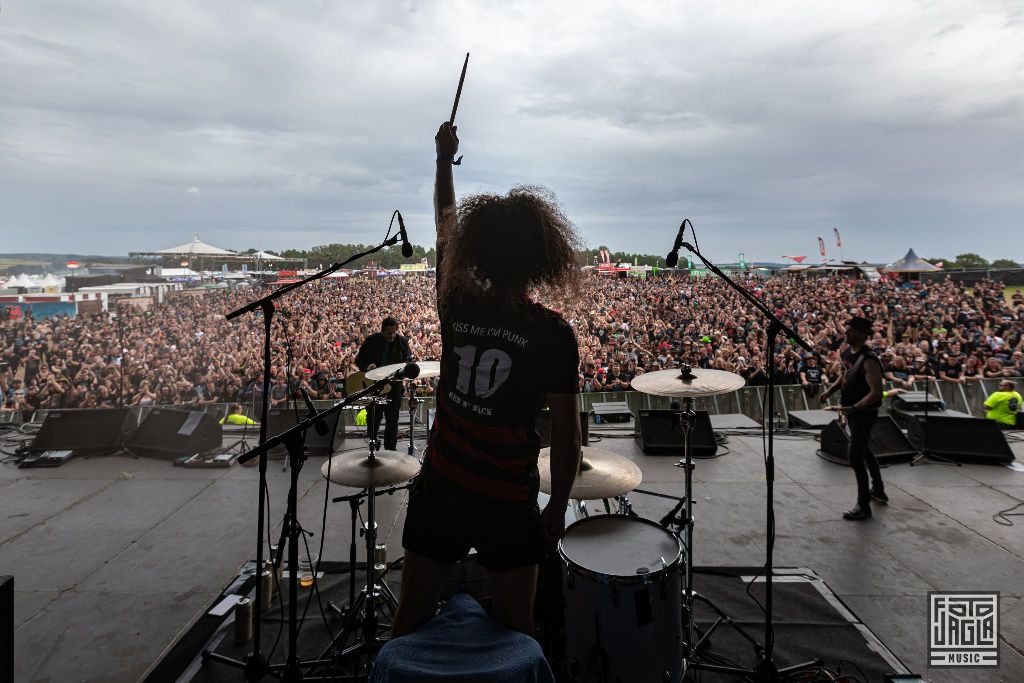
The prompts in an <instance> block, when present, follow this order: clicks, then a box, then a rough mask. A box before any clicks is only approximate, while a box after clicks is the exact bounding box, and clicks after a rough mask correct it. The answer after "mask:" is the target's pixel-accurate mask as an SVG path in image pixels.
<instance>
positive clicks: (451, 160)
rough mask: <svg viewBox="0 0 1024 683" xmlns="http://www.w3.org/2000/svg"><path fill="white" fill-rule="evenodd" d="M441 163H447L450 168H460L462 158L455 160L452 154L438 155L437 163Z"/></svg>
mask: <svg viewBox="0 0 1024 683" xmlns="http://www.w3.org/2000/svg"><path fill="white" fill-rule="evenodd" d="M443 161H447V162H448V163H449V164H451V165H452V166H461V165H462V156H459V158H458V159H456V158H455V155H454V154H440V153H438V155H437V163H441V162H443Z"/></svg>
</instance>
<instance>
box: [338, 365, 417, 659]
mask: <svg viewBox="0 0 1024 683" xmlns="http://www.w3.org/2000/svg"><path fill="white" fill-rule="evenodd" d="M381 381H384V380H381ZM379 403H380V402H379V401H371V402H370V405H369V415H367V424H368V425H369V426H370V429H371V434H370V442H369V447H370V450H369V454H368V455H367V456H366V457H365V458H364V457H356V458H353V457H339V458H330V459H329V460H328V461H327V462H325V463H324V464H323V467H322V468H321V473H322V474H323V476H324V478H325V479H327V480H329V481H331V482H332V483H335V484H341V485H343V486H359V487H362V488H363V489H365V496H366V523H365V524H364V525H363V528H362V530H361V533H362V535H363V537H364V539H365V540H366V584H365V586H364V587H363V589H362V590H361V591H360V592H359V595H357V596H356V597H355V600H354V602H350V603H349V605H348V608H347V610H345V620H344V622H343V623H342V627H341V632H340V633H339V634H338V635H337V637H335V638H334V640H333V641H332V642H331V644H330V645H328V646H327V648H326V649H325V650H324V651H323V653H322V654H321V655H320V658H321V660H323V659H325V658H329V659H330V660H334V661H336V662H343V661H346V660H350V659H352V658H355V659H356V662H357V666H358V658H359V656H360V655H363V654H367V655H369V657H370V660H371V661H372V658H373V657H374V656H376V654H377V651H378V650H380V648H381V647H382V646H383V645H384V643H385V642H387V638H386V637H381V636H380V634H379V631H380V630H381V627H385V628H386V626H387V625H386V624H383V623H382V622H381V620H380V619H379V612H380V608H381V607H382V606H383V605H387V606H388V607H389V608H390V609H391V612H392V614H394V613H395V612H396V611H397V610H398V598H396V597H395V594H394V593H393V592H392V591H391V588H390V587H389V586H388V585H387V582H385V581H384V580H383V571H378V569H377V567H376V566H375V565H376V563H375V561H374V557H375V554H376V553H377V522H376V498H377V491H376V489H377V488H378V487H380V486H391V485H394V484H399V483H401V482H403V481H408V480H409V479H411V478H413V477H414V476H416V473H417V472H418V471H419V469H420V463H419V461H418V460H416V459H415V458H413V457H412V456H410V455H406V454H404V453H398V452H396V451H385V450H379V449H380V439H379V438H378V434H377V429H376V428H375V427H376V420H375V417H376V415H375V411H376V410H377V406H378V405H379ZM350 504H351V505H353V506H358V502H355V503H352V502H351V501H350ZM354 521H355V519H354V518H353V523H354ZM349 557H350V559H352V560H354V559H355V556H354V551H353V550H351V549H350V555H349ZM352 566H353V567H354V566H355V563H354V562H353V563H352ZM335 609H337V608H335ZM351 636H355V642H354V643H353V644H352V645H350V646H349V647H346V648H344V649H342V647H343V645H344V643H345V642H346V641H347V640H348V638H349V637H351Z"/></svg>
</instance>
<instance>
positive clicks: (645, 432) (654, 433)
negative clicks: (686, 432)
mask: <svg viewBox="0 0 1024 683" xmlns="http://www.w3.org/2000/svg"><path fill="white" fill-rule="evenodd" d="M634 438H635V439H636V441H637V443H638V444H640V448H641V450H643V452H644V453H646V454H647V455H683V432H682V428H681V427H680V425H679V411H676V410H641V411H640V414H639V415H638V416H637V418H636V432H635V433H634ZM691 438H692V440H693V442H692V444H691V446H692V450H693V457H695V458H710V457H712V456H713V455H715V453H717V452H718V442H717V441H715V432H714V430H713V429H712V428H711V418H710V416H709V415H708V412H707V411H706V410H700V411H697V420H696V423H695V424H694V426H693V434H692V436H691Z"/></svg>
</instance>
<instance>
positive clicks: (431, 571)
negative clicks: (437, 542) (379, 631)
mask: <svg viewBox="0 0 1024 683" xmlns="http://www.w3.org/2000/svg"><path fill="white" fill-rule="evenodd" d="M454 566H455V565H452V564H442V563H440V562H435V561H434V560H431V559H428V558H426V557H423V556H422V555H417V554H416V553H414V552H411V551H409V550H406V551H405V559H404V560H403V561H402V593H401V596H400V597H399V599H398V613H397V614H395V623H394V625H393V626H392V627H391V637H392V638H398V637H399V636H404V635H407V634H409V633H412V632H413V631H415V630H416V629H418V628H419V627H420V626H423V624H425V623H427V622H428V621H430V618H431V617H433V616H434V610H436V609H437V599H438V597H439V596H440V594H441V586H443V585H444V582H445V579H447V578H448V575H449V573H451V570H452V567H454Z"/></svg>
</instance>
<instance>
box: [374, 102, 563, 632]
mask: <svg viewBox="0 0 1024 683" xmlns="http://www.w3.org/2000/svg"><path fill="white" fill-rule="evenodd" d="M435 142H436V147H437V174H436V178H435V185H434V192H435V194H434V201H435V219H436V223H437V262H438V274H437V288H438V289H437V308H438V314H439V317H440V321H441V344H442V351H441V376H440V383H439V385H438V388H437V412H436V417H435V419H434V424H433V427H432V429H431V432H430V438H429V443H428V445H427V448H426V451H425V454H424V463H423V469H422V471H421V472H420V474H419V475H418V476H417V478H416V481H415V483H414V485H413V488H412V490H411V492H410V495H409V510H408V514H407V517H406V522H405V530H404V533H403V536H402V545H403V546H404V548H405V562H404V566H403V570H402V592H401V599H400V603H399V608H398V613H397V614H396V616H395V623H394V629H393V635H394V636H401V635H404V634H406V633H409V632H411V631H414V630H415V629H417V628H419V627H420V626H422V625H423V624H424V623H426V622H427V621H428V620H429V619H430V618H431V616H433V614H434V611H435V608H436V605H437V601H438V597H439V594H440V590H441V587H442V584H443V583H444V581H445V579H446V578H447V577H448V575H449V572H450V571H451V569H452V568H453V567H454V565H455V563H457V562H458V561H459V560H461V559H462V558H463V557H465V556H466V554H467V553H468V552H469V550H470V549H471V548H475V549H476V552H477V559H478V561H479V563H480V564H481V565H482V566H483V567H484V568H485V569H487V570H488V574H489V579H490V585H491V593H492V596H493V597H492V616H493V617H494V618H495V619H496V620H497V621H498V622H499V623H501V624H503V625H505V626H506V627H508V628H510V629H514V630H517V631H521V632H523V633H527V634H530V635H533V601H534V593H535V591H536V585H537V568H538V564H539V563H540V561H541V559H542V557H543V555H544V553H545V550H546V549H547V548H549V547H550V546H551V545H553V544H554V543H556V542H557V541H558V539H559V538H561V537H562V535H563V534H564V533H565V510H566V506H567V505H568V502H569V494H570V491H571V489H572V483H573V480H574V479H575V476H576V472H577V470H578V468H579V462H580V424H579V412H578V409H577V403H576V399H577V392H578V391H579V384H578V370H579V350H578V347H577V344H576V336H575V334H574V332H573V330H572V328H571V327H570V326H569V324H568V323H567V322H566V321H565V320H564V319H563V318H562V316H561V315H559V314H558V313H556V312H554V311H551V310H548V309H547V308H544V307H543V306H541V305H539V304H537V303H534V302H533V301H531V300H530V298H529V295H530V292H531V290H532V289H534V288H535V287H539V286H545V285H546V286H550V287H555V288H559V289H560V290H561V291H566V292H569V293H572V292H574V291H575V289H576V287H577V267H576V263H575V254H576V251H577V249H578V247H579V238H578V236H577V234H576V232H575V230H574V229H573V226H572V224H571V223H570V222H569V220H568V219H567V218H566V216H565V215H564V214H563V213H562V211H561V209H560V208H559V207H558V205H557V203H556V202H555V200H554V197H553V196H552V195H551V194H550V193H548V192H547V191H545V190H542V189H539V188H533V187H515V188H513V189H512V190H511V191H509V192H508V193H507V194H504V195H490V194H480V195H474V196H470V197H467V198H465V199H463V200H462V202H461V203H460V204H459V205H458V207H457V208H456V202H455V184H454V180H453V177H452V165H453V162H454V159H455V154H456V152H457V151H458V148H459V139H458V137H457V134H456V128H455V127H453V126H451V125H450V124H449V123H447V122H446V123H444V124H442V125H441V127H440V129H439V130H438V132H437V136H436V137H435ZM545 402H546V403H547V404H548V405H549V406H550V408H551V416H552V417H551V482H552V492H551V499H550V501H549V503H548V504H547V506H546V507H545V508H544V511H543V512H540V511H539V509H538V507H537V493H538V486H539V474H538V470H537V457H538V453H539V451H540V438H539V436H538V434H537V430H536V419H537V414H538V413H539V411H540V409H541V407H542V406H543V405H544V403H545Z"/></svg>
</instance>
